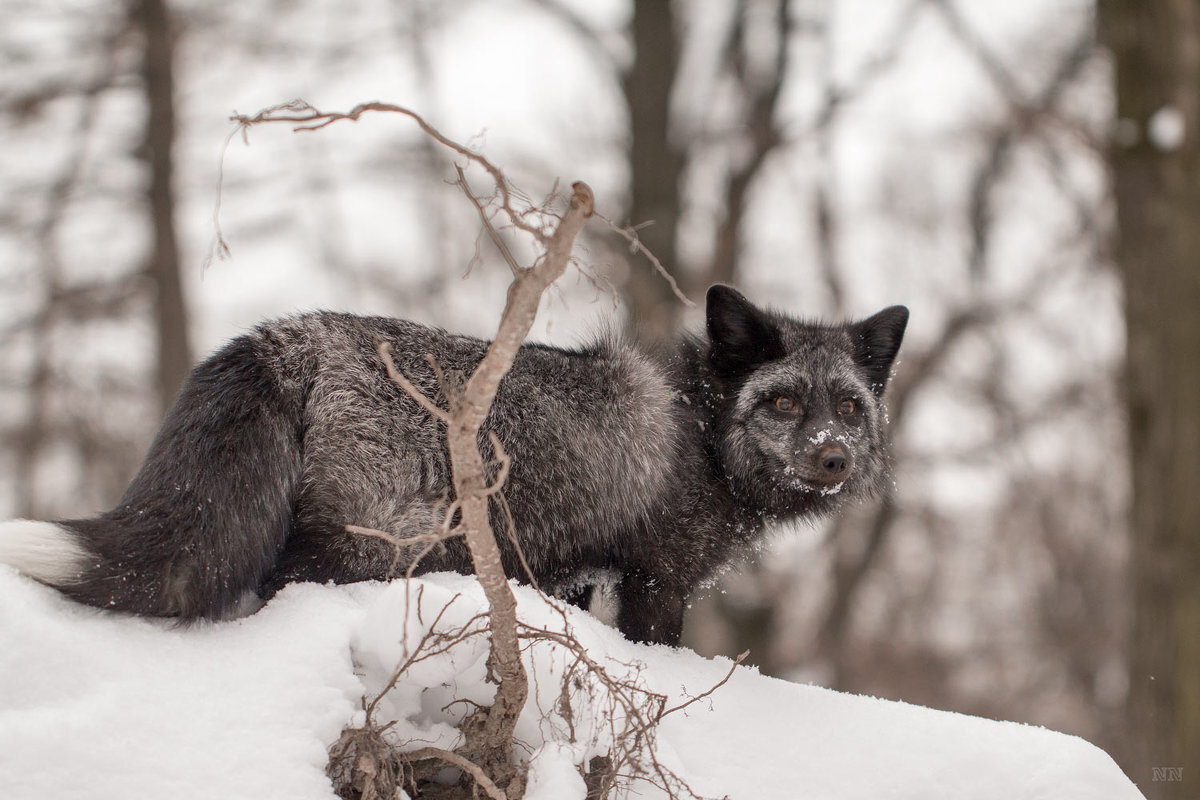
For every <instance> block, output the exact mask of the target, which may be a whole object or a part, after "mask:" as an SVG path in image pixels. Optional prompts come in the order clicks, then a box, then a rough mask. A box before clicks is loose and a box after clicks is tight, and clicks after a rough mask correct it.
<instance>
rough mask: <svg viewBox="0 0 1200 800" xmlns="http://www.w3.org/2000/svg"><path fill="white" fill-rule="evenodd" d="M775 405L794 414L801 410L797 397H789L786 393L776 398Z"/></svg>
mask: <svg viewBox="0 0 1200 800" xmlns="http://www.w3.org/2000/svg"><path fill="white" fill-rule="evenodd" d="M775 407H776V408H778V409H779V410H780V411H782V412H783V413H785V414H794V413H796V412H797V411H799V410H800V404H799V403H797V402H796V399H795V398H794V397H788V396H787V395H786V394H781V395H779V397H776V398H775Z"/></svg>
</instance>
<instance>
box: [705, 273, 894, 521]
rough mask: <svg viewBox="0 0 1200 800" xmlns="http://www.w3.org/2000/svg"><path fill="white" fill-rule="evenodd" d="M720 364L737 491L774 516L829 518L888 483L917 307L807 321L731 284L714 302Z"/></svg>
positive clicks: (723, 427) (714, 343) (727, 453)
mask: <svg viewBox="0 0 1200 800" xmlns="http://www.w3.org/2000/svg"><path fill="white" fill-rule="evenodd" d="M707 317H708V337H709V351H708V362H709V367H710V369H711V371H712V375H713V377H714V378H715V379H716V383H717V386H716V387H714V388H716V389H717V390H718V393H719V394H720V396H721V397H722V398H723V400H722V402H723V406H724V407H723V409H722V411H721V413H719V414H718V415H717V418H716V430H715V431H714V434H715V436H716V451H717V457H718V460H719V462H720V466H721V468H722V469H723V471H724V473H725V476H726V479H727V480H728V481H729V484H730V486H731V488H732V490H733V492H734V494H735V495H736V496H738V497H740V498H743V499H744V500H745V501H747V502H748V503H749V504H751V505H752V506H754V507H757V508H760V509H763V510H764V511H765V512H766V513H769V514H773V515H795V514H810V513H821V512H828V511H832V510H834V509H836V508H837V507H839V506H841V505H842V504H844V502H845V501H846V500H848V499H852V498H855V497H860V496H863V495H868V494H871V493H873V492H875V491H876V490H878V488H879V487H880V484H881V483H882V482H883V481H884V480H885V478H886V476H887V464H888V460H887V447H886V444H887V443H886V437H885V428H886V419H885V413H884V409H883V405H882V397H883V392H884V389H885V388H886V387H887V382H888V378H889V375H890V371H891V367H892V362H893V361H894V360H895V358H896V352H897V351H898V350H899V349H900V341H901V339H902V338H903V337H904V328H905V326H906V325H907V324H908V309H907V308H904V307H903V306H892V307H890V308H886V309H884V310H883V311H880V312H879V313H878V314H875V315H874V316H872V317H868V318H867V319H865V320H862V321H861V322H854V323H845V324H836V325H824V324H813V323H805V322H800V321H798V320H794V319H791V318H789V317H787V316H784V315H782V314H777V313H775V312H771V311H766V310H763V309H760V308H758V307H756V306H755V305H753V304H752V303H751V302H750V301H749V300H747V299H746V298H745V297H743V296H742V295H741V294H739V293H738V292H737V291H735V290H733V289H730V288H729V287H727V286H719V285H718V286H713V287H712V288H710V289H709V290H708V301H707Z"/></svg>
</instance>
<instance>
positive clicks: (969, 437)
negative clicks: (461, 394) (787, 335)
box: [0, 0, 1200, 800]
mask: <svg viewBox="0 0 1200 800" xmlns="http://www.w3.org/2000/svg"><path fill="white" fill-rule="evenodd" d="M1166 5H1167V4H1164V3H1159V2H1154V3H1135V2H1103V3H1101V4H1100V7H1099V8H1097V6H1096V5H1095V4H1093V3H1091V2H1084V1H1083V0H1057V1H1056V0H1017V1H1014V2H1006V3H994V2H986V0H891V2H883V3H881V2H871V0H726V1H725V2H720V1H719V0H675V2H667V1H666V0H653V1H652V0H637V1H636V2H634V1H633V0H605V1H604V2H586V1H585V0H501V1H499V2H482V0H375V1H374V2H366V3H357V4H345V3H335V2H330V0H261V1H260V2H256V3H222V4H213V3H205V2H199V1H198V0H171V1H170V2H168V1H167V0H123V1H122V2H104V3H100V2H94V0H57V2H46V0H0V14H2V15H3V20H4V25H3V26H0V59H2V62H3V64H4V70H3V71H2V72H0V144H2V146H0V186H2V187H3V192H2V194H0V285H2V286H3V290H2V293H0V298H2V300H0V302H2V303H3V306H2V308H3V318H2V321H0V341H2V342H3V347H0V392H2V396H3V401H2V403H0V435H2V436H3V448H2V449H0V471H2V473H3V476H4V480H3V482H2V484H0V513H4V514H7V515H9V516H18V515H19V516H28V517H34V518H56V517H59V518H61V517H65V516H71V515H82V514H90V513H92V512H95V511H97V510H101V509H104V508H107V507H108V506H110V505H111V504H112V503H113V502H114V501H115V500H116V498H117V497H118V496H119V494H120V493H121V491H122V490H123V488H124V486H125V484H126V482H127V480H128V479H129V477H130V476H131V475H132V473H133V471H134V470H135V469H136V467H137V465H138V464H139V462H140V460H141V457H142V455H143V453H144V451H145V448H146V447H147V445H148V443H149V439H150V437H151V436H152V435H153V433H154V431H155V429H156V427H157V421H158V419H159V417H160V415H161V413H162V411H163V409H164V406H165V405H167V404H168V403H169V402H170V400H171V398H172V397H173V395H174V393H175V391H176V390H177V388H178V386H179V383H180V381H181V380H182V378H183V376H184V375H185V374H186V372H187V370H188V368H189V367H190V365H191V364H192V363H193V362H194V360H195V359H197V358H199V357H202V356H203V355H204V354H205V353H207V352H208V351H210V350H211V349H212V348H214V347H215V346H216V345H217V344H219V343H220V342H221V341H223V340H224V339H226V338H228V337H230V336H232V335H235V334H237V333H238V332H239V331H241V330H244V329H245V328H246V327H248V326H249V325H251V324H253V323H254V322H255V321H256V320H258V319H261V318H263V317H267V316H277V315H282V314H286V313H291V312H293V311H296V310H300V309H310V308H317V307H322V308H334V309H342V310H351V311H356V312H361V313H383V314H389V315H393V316H406V317H410V318H413V319H417V320H420V321H423V322H427V323H432V324H437V325H441V326H444V327H447V328H450V329H453V330H461V331H465V332H468V333H472V334H476V335H482V336H486V335H488V333H489V330H490V329H492V328H493V327H494V325H495V323H496V321H497V319H498V315H499V311H500V308H501V305H502V291H501V289H500V287H501V286H503V283H504V281H505V280H506V273H507V270H506V269H504V268H502V267H498V268H495V269H493V267H496V263H495V260H494V259H493V258H492V256H491V255H490V254H489V253H488V248H487V247H484V246H481V243H480V241H479V226H478V220H477V219H476V218H475V216H474V215H475V211H474V209H472V208H470V207H469V205H467V204H466V203H464V202H463V200H462V198H461V197H460V196H459V195H458V193H457V192H456V191H455V190H454V189H453V188H452V187H449V186H447V185H446V184H445V179H446V178H447V177H448V176H449V175H450V174H451V173H450V171H449V170H448V168H447V165H446V164H445V162H444V161H441V160H439V159H438V158H437V157H435V154H433V153H432V151H431V149H430V146H429V143H428V142H426V141H424V140H423V139H422V138H421V137H420V136H418V135H416V132H415V130H414V129H413V128H412V127H411V126H410V125H408V124H407V123H405V122H404V121H402V120H400V119H398V118H389V117H376V118H372V119H366V118H364V120H362V121H361V122H360V123H357V124H353V125H352V124H344V125H340V126H334V127H332V128H329V129H327V130H324V131H321V132H320V133H316V134H313V133H305V134H292V133H290V132H288V131H286V130H284V129H283V128H279V129H255V130H253V131H251V132H250V134H249V145H250V146H249V147H246V146H244V145H243V143H242V141H241V138H240V137H237V136H235V137H234V138H233V139H232V140H231V141H230V143H229V149H228V151H227V154H226V156H225V160H224V167H223V174H221V175H219V174H218V169H219V164H220V163H221V156H222V152H223V146H224V145H225V140H226V138H227V137H228V136H229V135H230V132H231V129H232V126H231V124H230V123H229V122H228V117H229V115H230V114H231V113H232V112H234V111H235V110H236V111H238V112H241V113H253V112H255V111H257V110H258V109H260V108H262V107H265V106H269V105H274V104H276V103H279V102H283V101H286V100H289V99H292V98H296V97H303V98H304V99H305V100H308V101H309V102H311V103H313V104H314V105H316V106H318V107H320V108H322V109H324V110H347V109H349V107H351V106H352V105H354V104H356V103H358V102H361V101H367V100H383V101H387V102H394V103H400V104H404V105H407V106H410V107H412V108H415V109H417V110H419V111H420V112H421V113H423V114H424V115H425V116H426V117H427V118H428V119H429V120H430V121H431V122H433V123H434V124H435V125H438V126H439V127H440V128H441V129H442V130H443V131H445V132H446V133H447V134H448V135H450V136H452V137H454V138H456V139H459V140H460V141H470V142H471V143H472V144H473V145H474V146H477V147H480V148H482V149H483V150H484V151H485V152H486V153H487V155H488V157H489V158H491V159H492V160H493V161H495V162H496V163H498V164H501V165H503V166H504V167H505V168H506V169H507V170H508V171H509V175H510V177H513V178H514V179H515V180H516V181H517V183H518V184H519V185H520V186H521V187H523V188H524V189H526V190H528V191H529V192H530V193H531V194H532V195H535V196H540V195H541V194H543V193H544V192H546V191H548V190H549V189H550V187H551V186H552V185H553V184H554V182H555V180H556V179H562V180H564V181H566V182H568V183H569V182H570V181H571V180H575V179H582V180H586V181H588V182H589V183H590V184H591V186H592V187H593V188H594V189H595V190H596V194H597V197H598V200H599V208H600V211H601V212H602V213H603V214H605V215H606V216H608V217H610V218H612V219H613V220H615V221H617V222H620V223H622V224H629V223H632V224H635V225H639V224H641V223H647V222H651V221H652V223H653V224H649V225H646V226H644V227H641V228H640V235H641V238H642V240H643V241H644V242H645V243H646V244H647V245H648V246H649V247H650V248H651V249H652V250H653V252H654V253H656V254H657V256H658V257H659V258H660V259H661V260H662V261H663V262H664V264H666V265H667V266H668V268H669V269H670V270H671V271H672V272H673V273H674V275H675V276H676V278H677V279H678V280H679V282H680V284H681V286H682V287H683V288H684V290H685V291H686V292H687V293H688V294H689V295H691V296H693V297H695V298H700V297H702V296H703V291H704V289H705V288H706V287H707V286H708V284H710V283H712V282H716V281H722V282H728V283H733V284H736V285H738V286H739V287H741V288H743V289H744V290H745V291H746V292H747V293H748V294H749V295H750V296H751V297H752V298H754V299H756V300H757V301H760V302H766V303H769V304H772V305H775V306H777V307H780V308H783V309H787V310H789V311H791V312H793V313H799V314H803V315H808V316H814V317H817V316H819V317H823V318H842V317H857V316H863V315H866V314H869V313H873V312H874V311H876V310H878V309H879V308H881V307H883V306H884V305H888V304H892V303H904V304H906V305H908V306H909V307H910V308H911V309H912V313H913V321H912V324H911V326H910V329H909V335H908V338H907V340H906V342H905V345H904V348H903V349H902V351H901V362H900V364H899V366H898V368H897V371H896V376H895V381H894V383H893V385H892V387H891V389H890V390H889V395H890V400H889V405H890V414H891V422H892V431H893V435H894V440H895V456H896V475H895V486H894V491H892V492H890V493H889V494H888V495H887V496H886V497H883V498H881V499H880V501H878V502H876V503H873V504H870V505H866V506H863V507H860V508H858V509H856V510H854V511H853V512H852V513H849V514H847V515H846V516H845V517H843V518H841V519H837V520H834V521H832V522H831V523H829V524H827V525H822V526H819V527H816V528H807V527H806V528H802V529H798V530H787V531H781V532H780V533H779V535H778V536H777V537H776V539H775V540H774V541H773V542H772V545H771V547H769V548H768V549H765V550H764V551H763V552H762V553H760V554H759V555H758V557H757V558H756V559H755V560H754V561H753V563H750V564H747V565H742V566H740V567H738V568H736V569H734V570H732V571H730V572H729V573H728V574H726V575H724V576H723V577H722V578H721V579H720V581H719V582H718V583H716V584H715V585H714V586H712V587H711V588H709V589H708V590H707V591H706V592H704V593H703V597H702V598H701V599H700V600H699V601H698V602H697V603H696V604H695V605H694V607H693V608H692V610H691V612H690V616H689V621H688V630H687V634H686V636H687V641H688V642H689V644H690V645H691V646H693V647H695V648H696V649H698V650H699V651H701V652H703V653H710V654H715V653H724V654H733V653H737V652H740V651H741V650H743V649H746V648H750V650H751V660H752V661H753V662H754V663H756V664H758V665H759V666H760V667H761V669H762V670H763V671H764V672H766V673H769V674H772V675H777V676H780V677H783V678H788V679H793V680H802V681H812V682H815V683H819V684H822V685H825V686H830V687H834V688H838V689H843V690H847V691H853V692H861V693H868V694H873V695H878V696H883V697H891V698H898V699H904V700H908V701H911V702H915V703H921V704H926V705H931V706H935V707H938V708H944V709H955V710H960V711H964V712H967V713H972V714H982V715H985V716H990V717H997V718H1004V719H1013V720H1022V721H1027V722H1031V723H1036V724H1041V725H1045V726H1047V727H1051V728H1055V729H1058V730H1063V731H1068V732H1073V733H1077V734H1079V735H1081V736H1084V737H1086V738H1088V739H1089V740H1091V741H1093V742H1095V743H1097V744H1098V745H1100V746H1101V747H1103V748H1105V749H1106V750H1108V751H1109V752H1110V753H1112V754H1113V755H1114V757H1115V758H1117V759H1118V761H1119V762H1120V763H1121V764H1122V766H1124V767H1125V769H1126V770H1127V771H1128V772H1129V773H1130V775H1131V777H1133V778H1134V780H1135V781H1137V782H1138V783H1139V785H1140V786H1141V787H1142V789H1143V791H1145V792H1146V793H1147V796H1148V797H1151V798H1154V800H1157V798H1160V797H1161V798H1166V797H1179V798H1182V797H1184V796H1185V795H1184V794H1181V793H1173V792H1181V791H1187V787H1189V786H1190V787H1192V789H1194V788H1195V785H1196V784H1195V782H1196V781H1197V780H1200V774H1196V773H1198V772H1200V767H1198V766H1197V762H1196V761H1195V760H1194V756H1195V754H1197V753H1200V687H1198V683H1197V681H1198V680H1200V679H1197V678H1195V677H1194V676H1195V675H1197V674H1200V653H1198V652H1197V651H1198V650H1200V588H1197V587H1200V545H1198V544H1197V539H1198V538H1200V518H1198V516H1197V515H1198V512H1197V500H1196V496H1197V495H1198V494H1200V474H1198V473H1200V455H1197V454H1200V433H1198V426H1200V423H1198V422H1197V421H1196V414H1197V411H1196V410H1195V408H1197V407H1200V402H1198V401H1197V398H1198V397H1200V377H1197V375H1198V370H1200V366H1198V365H1200V353H1197V352H1196V351H1197V348H1198V347H1200V329H1198V327H1197V325H1198V323H1197V322H1196V321H1195V320H1196V319H1198V318H1200V314H1198V313H1197V312H1196V309H1197V308H1200V291H1198V289H1197V280H1198V279H1197V278H1196V275H1197V273H1200V265H1198V264H1197V254H1198V253H1200V241H1198V240H1200V233H1197V232H1191V231H1190V228H1196V229H1197V230H1200V225H1197V224H1196V223H1195V220H1196V219H1198V218H1200V216H1198V215H1200V208H1198V205H1200V186H1198V181H1200V165H1198V163H1197V162H1198V160H1200V149H1198V148H1200V146H1198V143H1197V141H1196V140H1197V134H1196V131H1197V129H1198V128H1200V124H1198V123H1200V110H1198V105H1200V88H1198V87H1200V21H1198V20H1200V8H1197V7H1194V6H1193V5H1192V4H1189V3H1182V4H1176V8H1175V12H1172V13H1176V14H1177V15H1178V16H1176V17H1171V16H1170V14H1169V13H1168V11H1167V10H1166V9H1165V6H1166ZM1180 9H1182V10H1180ZM1189 9H1190V10H1189ZM1147 54H1150V55H1147ZM219 178H220V179H221V180H223V191H222V192H221V194H220V197H219V207H218V192H217V186H218V179H219ZM1189 204H1190V205H1189ZM218 214H219V221H220V224H221V228H222V230H223V233H224V235H225V237H226V239H227V240H228V242H229V245H230V247H231V254H230V257H229V258H226V259H215V260H211V258H210V257H211V256H212V254H213V248H214V245H213V242H214V230H215V229H214V220H215V219H216V218H217V215H218ZM1118 221H1119V223H1120V226H1121V230H1122V233H1123V235H1122V236H1121V237H1120V238H1117V237H1116V236H1114V233H1115V231H1116V229H1117V224H1118ZM586 248H587V257H588V262H589V264H590V267H589V271H588V274H586V275H580V276H576V277H572V278H568V279H566V280H565V281H564V282H563V284H562V286H561V287H560V289H559V290H558V291H557V292H556V293H555V294H554V295H553V296H552V297H550V298H549V300H548V301H547V303H546V305H545V307H544V316H543V317H541V320H542V321H540V322H539V324H538V327H537V328H536V330H537V333H538V335H539V336H540V337H541V338H543V339H546V340H551V341H554V342H557V343H566V344H569V343H572V342H577V341H580V340H581V339H583V338H586V337H587V336H588V335H590V332H593V331H595V330H596V329H597V328H598V327H600V326H602V325H603V324H605V322H604V321H605V320H612V319H617V320H621V319H624V320H631V321H632V322H631V324H633V325H635V326H636V327H637V329H638V330H639V332H640V334H641V335H642V336H644V337H647V338H654V337H662V336H665V335H668V334H669V332H670V331H672V330H674V329H676V328H677V327H678V326H679V325H681V324H682V325H695V324H697V323H698V322H699V319H700V318H699V317H698V316H697V314H696V312H693V311H688V310H687V309H685V308H684V307H683V306H681V305H680V304H679V303H678V302H677V301H676V300H675V299H674V298H673V297H672V296H671V294H670V292H669V290H668V287H667V285H666V283H665V282H664V281H662V280H661V279H660V278H659V277H658V276H656V275H655V274H654V273H653V271H652V269H651V268H650V267H649V265H648V263H647V262H645V260H644V259H643V258H642V257H640V256H636V255H633V254H631V253H630V251H629V248H628V246H627V245H626V244H625V243H624V242H623V241H621V240H619V239H617V238H616V237H615V236H613V235H611V234H606V233H605V231H604V230H603V228H602V226H594V227H593V228H592V229H591V231H590V238H587V239H586ZM1154 248H1157V250H1155V249H1154ZM468 269H469V270H470V271H471V273H472V274H471V275H470V278H469V279H468V280H466V281H464V280H462V279H461V278H462V276H463V274H464V272H466V271H468ZM1126 286H1127V287H1130V288H1129V291H1125V289H1124V288H1123V287H1126ZM1172 309H1174V310H1172ZM1126 319H1128V321H1129V323H1130V325H1129V330H1128V340H1127V329H1126V324H1125V323H1126ZM1172 326H1173V327H1172ZM1193 337H1194V338H1193ZM1127 342H1128V343H1127ZM1127 352H1128V353H1129V354H1130V356H1131V358H1130V361H1129V370H1128V372H1127V371H1126V353H1127ZM1164 359H1165V360H1164ZM1189 365H1190V368H1189ZM1127 378H1128V379H1127ZM1172 381H1174V382H1172ZM1129 409H1131V411H1130V410H1129ZM1189 414H1190V415H1191V416H1190V417H1189V416H1188V415H1189ZM1172 415H1174V416H1172ZM1164 419H1165V420H1166V421H1165V422H1163V421H1162V420H1164ZM1127 420H1128V421H1129V422H1130V423H1131V424H1132V432H1133V437H1132V439H1131V438H1130V436H1129V431H1130V430H1131V428H1130V426H1129V425H1127ZM1189 420H1190V421H1189ZM1131 441H1132V442H1133V447H1131V446H1130V442H1131ZM1131 463H1132V464H1133V468H1132V469H1131ZM1131 476H1137V480H1131ZM1189 515H1190V516H1189ZM1131 520H1133V522H1132V523H1131ZM1187 586H1190V587H1191V588H1181V587H1187ZM1188 675H1191V676H1192V677H1187V676H1188ZM1189 681H1190V683H1189ZM1189 753H1190V754H1191V755H1192V760H1188V754H1189ZM1185 762H1186V763H1185ZM1153 767H1168V768H1169V767H1186V770H1185V774H1184V776H1183V777H1184V780H1183V781H1163V780H1159V781H1155V780H1153V779H1152V778H1151V777H1150V775H1151V770H1152V768H1153ZM1160 777H1161V776H1160ZM1187 796H1189V797H1194V796H1196V795H1195V793H1194V791H1193V792H1192V793H1190V794H1188V795H1187Z"/></svg>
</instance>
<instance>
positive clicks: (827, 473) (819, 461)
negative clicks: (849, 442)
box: [816, 443, 854, 483]
mask: <svg viewBox="0 0 1200 800" xmlns="http://www.w3.org/2000/svg"><path fill="white" fill-rule="evenodd" d="M816 465H817V480H820V481H821V482H822V483H840V482H841V481H844V480H846V478H848V477H850V470H852V469H853V468H854V459H853V458H852V457H851V456H850V453H849V452H848V451H847V450H846V448H844V447H842V446H841V445H840V444H836V443H834V444H827V445H825V446H824V447H822V448H821V449H820V450H818V451H817V456H816Z"/></svg>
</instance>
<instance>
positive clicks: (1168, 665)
mask: <svg viewBox="0 0 1200 800" xmlns="http://www.w3.org/2000/svg"><path fill="white" fill-rule="evenodd" d="M1100 13H1101V22H1102V30H1103V32H1104V37H1105V40H1106V42H1107V44H1108V45H1109V47H1111V49H1112V53H1113V57H1114V62H1115V66H1116V96H1117V126H1116V129H1115V130H1116V141H1115V142H1114V145H1113V147H1112V149H1111V151H1110V159H1111V163H1112V171H1113V182H1114V190H1115V196H1116V204H1117V222H1118V230H1117V262H1118V263H1119V265H1120V268H1121V273H1122V275H1123V277H1124V283H1125V314H1126V324H1127V328H1128V332H1127V333H1128V357H1127V362H1126V374H1125V388H1126V403H1127V405H1128V418H1129V437H1130V443H1131V456H1132V462H1131V467H1132V474H1133V532H1134V539H1133V570H1132V576H1133V584H1134V593H1135V599H1134V614H1133V637H1132V640H1131V641H1130V696H1129V726H1130V730H1131V731H1132V733H1133V740H1134V741H1133V745H1134V749H1135V760H1134V762H1133V763H1134V770H1133V777H1134V779H1135V780H1136V781H1138V783H1139V785H1141V786H1142V787H1143V788H1144V789H1145V790H1146V794H1147V796H1148V797H1151V798H1153V800H1165V799H1166V798H1179V799H1180V800H1182V798H1185V797H1186V798H1192V797H1195V796H1196V793H1197V787H1200V772H1198V771H1197V769H1196V766H1195V765H1196V761H1195V757H1196V753H1200V493H1198V492H1197V491H1196V487H1197V486H1200V402H1197V398H1198V397H1200V314H1197V308H1200V269H1198V268H1197V263H1198V261H1200V227H1197V225H1196V218H1197V215H1200V9H1197V8H1196V6H1195V5H1194V4H1190V3H1176V4H1170V3H1135V2H1125V1H1124V0H1106V1H1105V2H1102V3H1100ZM1156 768H1157V769H1158V770H1159V772H1158V773H1156V772H1155V769H1156ZM1174 770H1179V771H1180V772H1181V773H1182V774H1180V773H1179V772H1175V771H1174Z"/></svg>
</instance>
